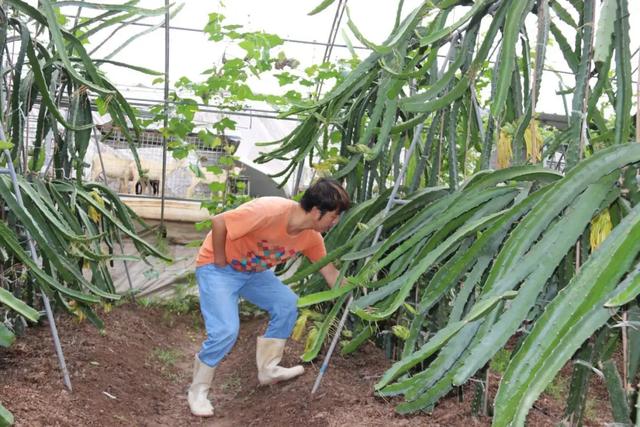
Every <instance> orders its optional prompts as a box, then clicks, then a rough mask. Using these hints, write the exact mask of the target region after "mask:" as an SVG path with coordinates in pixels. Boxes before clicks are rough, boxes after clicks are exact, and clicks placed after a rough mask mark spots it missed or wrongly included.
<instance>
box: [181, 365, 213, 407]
mask: <svg viewBox="0 0 640 427" xmlns="http://www.w3.org/2000/svg"><path fill="white" fill-rule="evenodd" d="M215 370H216V368H212V367H210V366H208V365H205V364H204V363H202V362H201V361H200V359H199V358H198V355H197V354H196V357H195V360H194V362H193V381H192V382H191V386H190V387H189V391H188V392H187V400H188V401H189V408H190V409H191V413H192V414H193V415H195V416H198V417H210V416H212V415H213V405H211V402H210V401H209V399H208V398H207V394H209V388H211V382H212V381H213V374H214V372H215Z"/></svg>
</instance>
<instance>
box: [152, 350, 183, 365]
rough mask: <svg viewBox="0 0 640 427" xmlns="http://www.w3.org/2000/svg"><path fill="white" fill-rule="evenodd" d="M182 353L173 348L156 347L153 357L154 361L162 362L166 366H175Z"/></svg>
mask: <svg viewBox="0 0 640 427" xmlns="http://www.w3.org/2000/svg"><path fill="white" fill-rule="evenodd" d="M180 355H181V353H180V352H179V351H178V350H175V349H172V348H154V349H153V350H152V351H151V357H152V359H153V360H154V361H157V362H160V363H161V364H162V366H163V367H165V368H173V367H174V366H175V365H176V363H177V362H178V359H179V358H180Z"/></svg>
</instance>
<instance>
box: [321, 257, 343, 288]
mask: <svg viewBox="0 0 640 427" xmlns="http://www.w3.org/2000/svg"><path fill="white" fill-rule="evenodd" d="M320 274H322V277H324V280H325V281H326V282H327V285H328V286H329V287H330V288H331V289H333V287H334V286H335V284H336V280H338V276H340V271H338V269H337V268H336V267H335V266H334V265H333V263H329V264H327V265H325V266H324V267H322V268H321V269H320ZM345 283H346V281H345V279H342V280H341V281H340V286H342V285H344V284H345Z"/></svg>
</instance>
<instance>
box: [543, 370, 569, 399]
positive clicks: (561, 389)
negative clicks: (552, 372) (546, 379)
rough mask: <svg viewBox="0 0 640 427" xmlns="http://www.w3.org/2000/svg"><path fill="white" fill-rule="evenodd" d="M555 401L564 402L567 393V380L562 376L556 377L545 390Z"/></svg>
mask: <svg viewBox="0 0 640 427" xmlns="http://www.w3.org/2000/svg"><path fill="white" fill-rule="evenodd" d="M545 393H547V394H548V395H549V396H551V397H552V398H553V399H555V400H559V401H564V400H565V399H566V398H567V395H568V393H569V380H568V379H567V378H565V377H563V376H560V375H558V376H556V377H555V378H554V380H553V382H552V383H551V384H549V385H548V386H547V388H546V390H545Z"/></svg>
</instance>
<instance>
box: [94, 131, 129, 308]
mask: <svg viewBox="0 0 640 427" xmlns="http://www.w3.org/2000/svg"><path fill="white" fill-rule="evenodd" d="M93 139H95V141H96V151H98V158H99V159H100V166H101V167H102V179H104V185H107V170H106V169H105V167H104V160H102V152H101V151H100V142H99V141H98V132H97V131H96V128H95V127H94V128H93ZM133 185H134V187H135V182H134V183H133ZM134 193H135V190H134ZM117 233H118V244H119V245H120V252H121V253H122V255H124V247H123V246H122V231H120V230H118V231H117ZM122 262H123V263H124V272H125V273H126V275H127V281H128V283H129V291H131V299H132V300H134V301H135V299H136V297H135V295H134V293H133V283H132V282H131V275H130V274H129V266H128V265H127V260H126V259H125V260H122Z"/></svg>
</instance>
